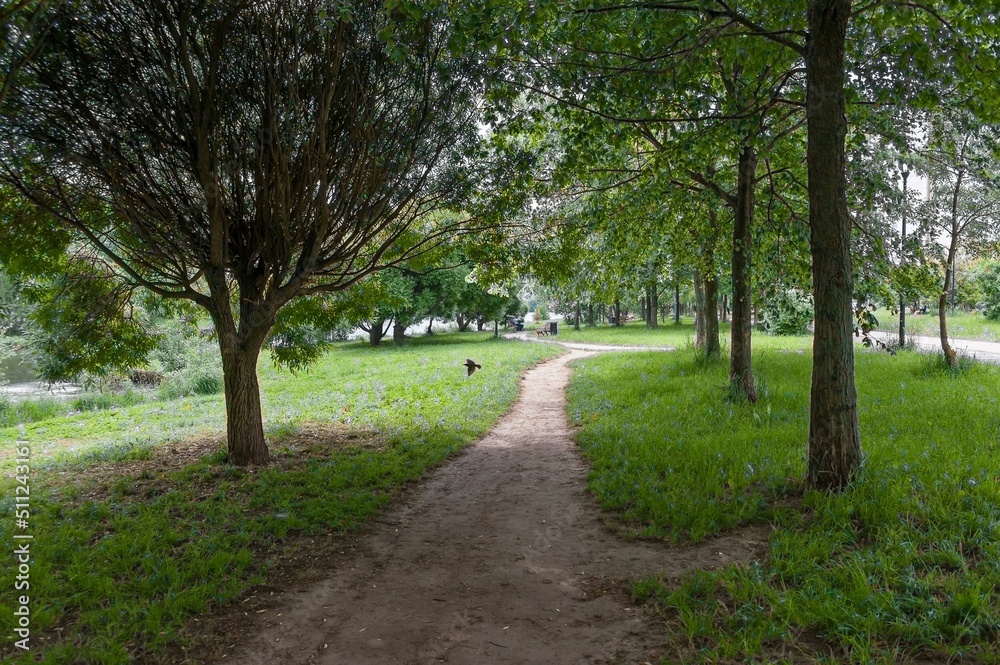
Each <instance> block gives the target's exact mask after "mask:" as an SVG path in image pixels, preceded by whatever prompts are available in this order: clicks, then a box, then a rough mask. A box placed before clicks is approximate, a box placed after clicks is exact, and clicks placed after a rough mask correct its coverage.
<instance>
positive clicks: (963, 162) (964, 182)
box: [918, 116, 1000, 365]
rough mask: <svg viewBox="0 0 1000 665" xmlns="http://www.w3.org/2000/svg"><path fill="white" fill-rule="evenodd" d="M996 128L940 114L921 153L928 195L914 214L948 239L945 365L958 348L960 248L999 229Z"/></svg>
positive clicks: (942, 295) (941, 319)
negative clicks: (955, 305) (952, 329)
mask: <svg viewBox="0 0 1000 665" xmlns="http://www.w3.org/2000/svg"><path fill="white" fill-rule="evenodd" d="M998 140H1000V136H998V132H997V131H995V130H994V129H992V128H990V127H987V126H983V125H982V124H980V123H978V122H975V121H973V119H972V118H969V117H967V116H966V117H964V118H959V119H954V118H951V119H947V118H943V117H938V118H936V119H935V121H934V122H933V124H932V127H931V132H930V136H929V141H928V147H927V149H926V150H924V151H922V152H921V154H920V161H921V163H922V165H923V166H924V168H925V170H926V172H927V176H928V180H929V183H930V193H931V197H930V199H929V200H928V201H926V202H924V203H923V205H921V207H920V209H919V211H918V214H919V217H920V219H921V224H922V225H923V227H924V234H926V235H929V236H931V237H940V238H942V239H943V240H945V241H947V243H948V244H947V248H946V251H945V252H944V254H943V255H941V257H940V259H941V267H942V270H941V272H942V273H943V279H942V281H941V283H940V290H939V292H938V326H939V332H940V339H941V349H942V351H943V352H944V355H945V359H946V360H947V362H948V364H949V365H955V363H956V362H957V354H956V353H955V350H954V349H953V348H952V347H951V343H950V341H949V340H948V299H949V297H950V296H952V294H953V291H954V289H955V268H956V264H957V260H958V255H959V251H960V250H962V249H974V248H976V247H977V246H980V247H981V246H983V245H985V244H987V243H988V242H989V241H992V240H995V239H996V238H997V235H998V232H1000V193H998V191H997V186H998V183H1000V173H998V171H997V169H996V161H995V156H994V153H993V151H994V150H995V147H996V145H997V141H998Z"/></svg>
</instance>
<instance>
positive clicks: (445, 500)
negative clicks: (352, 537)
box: [188, 350, 768, 665]
mask: <svg viewBox="0 0 1000 665" xmlns="http://www.w3.org/2000/svg"><path fill="white" fill-rule="evenodd" d="M591 355H593V353H590V352H585V351H579V350H577V351H571V352H569V353H566V354H564V355H562V356H560V357H558V358H556V359H554V360H551V361H549V362H546V363H544V364H541V365H539V366H537V367H535V368H534V369H531V370H529V371H528V372H527V373H525V375H524V376H523V377H522V379H521V391H520V396H519V398H518V401H517V402H516V404H515V406H514V408H513V409H512V410H511V411H510V412H509V413H508V414H507V415H506V416H505V417H504V418H503V419H502V420H501V421H500V422H499V423H498V424H497V425H496V426H495V427H494V428H493V429H492V430H491V431H490V432H489V433H488V434H487V435H486V436H485V437H484V438H483V439H482V440H480V441H479V442H478V443H476V444H475V445H474V446H471V447H470V448H469V449H468V450H467V451H466V452H465V453H463V454H462V455H460V456H458V457H456V458H454V459H453V460H451V461H450V462H448V463H446V464H444V465H442V466H441V467H440V468H438V469H437V470H436V471H434V472H433V473H431V474H430V475H429V477H428V478H427V479H426V480H424V481H422V482H421V483H420V484H419V485H418V486H417V487H416V488H415V489H414V490H413V491H411V492H409V493H408V495H407V496H406V498H405V499H404V500H402V501H400V502H399V503H397V505H396V506H395V508H393V509H391V510H390V511H389V512H387V513H386V514H385V515H384V516H383V518H382V519H381V520H380V522H379V523H378V524H376V525H374V527H373V528H372V529H371V530H369V532H368V533H367V534H365V535H364V536H363V537H362V538H360V539H359V540H358V541H357V542H355V543H353V544H351V545H349V546H347V547H346V548H344V547H340V546H337V547H336V549H338V550H340V552H339V553H337V554H339V556H334V557H331V558H329V559H328V560H327V562H328V564H329V568H327V569H326V570H324V571H323V573H324V576H322V577H316V576H313V578H312V579H311V580H309V581H307V582H305V583H303V582H302V580H301V579H300V580H299V582H298V584H297V585H296V586H297V587H298V588H297V589H296V588H294V587H293V588H292V589H290V590H288V591H287V592H285V593H283V594H282V595H281V596H280V599H278V598H274V599H273V600H272V602H270V603H266V602H264V603H262V602H261V599H260V598H259V597H255V598H253V599H251V598H247V599H244V600H243V601H242V602H243V603H246V605H242V606H241V605H240V601H237V604H236V607H235V608H231V609H233V610H234V611H233V612H231V613H230V620H232V621H235V622H238V623H240V624H242V627H241V630H239V631H238V632H239V635H238V636H236V637H232V636H230V637H232V640H231V641H230V637H224V636H222V635H217V636H216V639H217V640H219V639H221V640H224V642H221V643H220V642H218V641H216V642H215V644H214V645H213V646H214V647H215V648H212V649H210V650H209V651H211V652H212V653H214V654H215V662H216V663H219V664H226V663H238V664H240V665H243V664H247V665H250V664H254V663H267V664H270V663H275V664H278V663H280V664H282V665H295V664H302V665H305V664H309V665H319V664H324V665H333V664H338V665H340V664H343V665H365V664H368V663H371V664H376V663H377V664H378V665H389V664H395V663H398V664H409V663H420V664H423V663H440V662H446V663H453V664H462V663H467V664H470V665H471V664H476V665H483V664H489V663H538V664H543V663H544V664H553V663H566V664H574V665H575V664H577V663H646V662H649V663H658V662H660V658H662V657H664V656H666V657H669V656H670V654H669V653H665V652H664V649H665V647H664V644H665V643H666V635H665V634H664V631H665V626H664V625H663V624H662V623H661V622H659V621H657V619H656V617H652V616H645V615H644V611H643V610H642V608H639V607H636V606H634V605H633V604H632V603H631V602H630V598H629V596H628V594H627V593H625V592H623V589H626V588H627V581H628V580H629V579H631V578H635V577H639V576H643V575H647V574H653V573H662V574H664V575H666V576H667V577H680V576H682V575H683V574H685V573H687V572H690V571H691V570H694V569H696V568H710V567H715V566H718V565H722V564H727V563H731V562H733V561H734V560H743V561H746V560H750V559H752V558H754V557H756V556H759V555H760V553H761V552H762V551H763V550H764V549H765V548H766V544H767V536H768V533H767V529H766V528H764V527H756V528H751V529H746V530H741V531H738V532H734V533H731V534H729V535H727V536H724V537H722V538H718V539H715V540H712V541H709V542H707V543H702V544H700V545H697V546H687V547H667V546H666V545H663V544H660V543H649V542H629V541H626V540H622V539H620V538H619V537H617V536H616V535H614V533H613V532H612V531H611V530H610V529H609V528H608V527H607V526H605V525H604V524H603V523H602V521H601V517H600V513H599V509H598V507H597V505H596V502H595V500H594V498H593V497H592V496H591V495H590V494H589V493H588V490H587V488H586V474H587V465H586V463H585V461H584V460H583V458H582V457H581V456H580V453H579V451H578V449H577V447H576V444H575V443H574V442H573V440H572V438H571V435H572V432H571V428H570V424H569V422H568V421H567V417H566V398H565V389H566V386H567V384H568V382H569V377H570V367H569V366H568V364H569V363H570V362H571V361H573V360H577V359H580V358H586V357H588V356H591ZM331 544H332V543H331ZM303 558H304V559H306V560H307V562H308V565H311V566H314V567H315V566H317V565H322V562H323V558H322V557H321V556H319V555H318V554H317V553H316V552H315V551H313V552H311V553H309V552H306V553H304V556H303ZM300 560H301V559H300ZM259 595H263V596H267V594H266V593H263V594H258V596H259ZM249 600H254V602H253V603H247V601H249ZM242 607H246V608H247V609H246V610H245V611H240V609H242ZM258 607H259V608H261V609H253V608H258ZM206 655H207V653H206V652H203V653H202V654H200V656H201V657H199V656H198V655H195V654H194V653H191V652H189V653H188V656H193V657H194V658H193V660H201V659H202V658H203V657H204V656H206Z"/></svg>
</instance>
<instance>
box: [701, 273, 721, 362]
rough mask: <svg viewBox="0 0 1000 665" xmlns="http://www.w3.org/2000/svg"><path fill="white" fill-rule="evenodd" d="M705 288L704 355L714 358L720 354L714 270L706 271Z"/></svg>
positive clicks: (717, 301)
mask: <svg viewBox="0 0 1000 665" xmlns="http://www.w3.org/2000/svg"><path fill="white" fill-rule="evenodd" d="M703 288H704V289H705V295H704V298H705V313H704V318H705V349H704V350H705V357H706V358H711V359H716V358H719V357H721V356H722V346H721V344H720V343H719V281H718V279H716V277H715V272H714V271H712V272H710V273H708V274H707V275H706V276H705V278H704V280H703Z"/></svg>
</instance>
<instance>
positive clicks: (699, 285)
mask: <svg viewBox="0 0 1000 665" xmlns="http://www.w3.org/2000/svg"><path fill="white" fill-rule="evenodd" d="M707 336H708V331H707V326H706V325H705V282H704V280H703V279H702V278H701V271H700V270H698V269H695V271H694V348H696V349H698V350H699V351H704V350H705V338H706V337H707Z"/></svg>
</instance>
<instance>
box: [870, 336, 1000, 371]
mask: <svg viewBox="0 0 1000 665" xmlns="http://www.w3.org/2000/svg"><path fill="white" fill-rule="evenodd" d="M872 337H875V338H876V339H879V340H881V341H883V342H888V341H894V340H896V339H898V335H897V334H896V333H886V332H873V333H872ZM907 339H908V340H913V345H914V348H915V349H916V350H917V351H919V352H920V353H941V340H940V339H938V338H937V337H925V336H923V335H907ZM951 347H952V348H953V349H955V351H957V352H958V353H959V354H960V355H963V356H968V357H970V358H975V359H976V360H981V361H983V362H987V363H994V364H1000V343H997V342H980V341H977V340H971V339H953V340H951Z"/></svg>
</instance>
